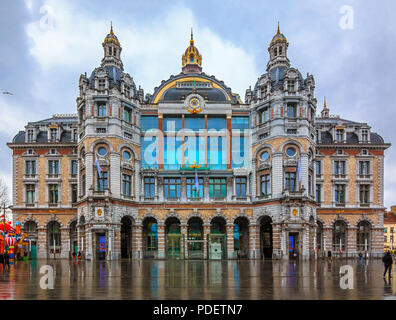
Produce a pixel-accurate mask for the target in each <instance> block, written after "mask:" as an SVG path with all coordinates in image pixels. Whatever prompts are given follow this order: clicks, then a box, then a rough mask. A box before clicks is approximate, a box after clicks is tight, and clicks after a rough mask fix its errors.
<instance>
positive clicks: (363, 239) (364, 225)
mask: <svg viewBox="0 0 396 320" xmlns="http://www.w3.org/2000/svg"><path fill="white" fill-rule="evenodd" d="M370 235H371V225H370V223H369V222H368V221H361V222H359V224H358V230H357V251H358V252H367V251H370V249H371V247H370Z"/></svg>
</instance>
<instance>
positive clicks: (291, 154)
mask: <svg viewBox="0 0 396 320" xmlns="http://www.w3.org/2000/svg"><path fill="white" fill-rule="evenodd" d="M286 154H287V155H288V156H289V157H293V156H294V155H295V154H296V149H294V148H292V147H290V148H287V149H286Z"/></svg>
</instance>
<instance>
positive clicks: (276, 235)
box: [259, 224, 282, 257]
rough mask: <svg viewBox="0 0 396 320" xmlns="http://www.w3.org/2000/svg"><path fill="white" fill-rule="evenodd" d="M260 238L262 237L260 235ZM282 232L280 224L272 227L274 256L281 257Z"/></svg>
mask: <svg viewBox="0 0 396 320" xmlns="http://www.w3.org/2000/svg"><path fill="white" fill-rule="evenodd" d="M259 236H260V235H259ZM281 245H282V244H281V230H280V226H279V225H278V224H273V225H272V256H276V257H280V256H281Z"/></svg>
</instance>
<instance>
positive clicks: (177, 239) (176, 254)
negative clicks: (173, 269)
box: [165, 217, 183, 259]
mask: <svg viewBox="0 0 396 320" xmlns="http://www.w3.org/2000/svg"><path fill="white" fill-rule="evenodd" d="M165 236H166V257H167V258H168V259H180V258H181V257H182V255H183V245H182V235H181V232H180V220H179V219H178V218H176V217H169V218H168V219H166V221H165Z"/></svg>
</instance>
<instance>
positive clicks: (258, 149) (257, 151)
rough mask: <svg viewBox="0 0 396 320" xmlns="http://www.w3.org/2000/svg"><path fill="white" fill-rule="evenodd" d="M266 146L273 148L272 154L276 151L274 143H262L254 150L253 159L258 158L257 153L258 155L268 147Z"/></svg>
mask: <svg viewBox="0 0 396 320" xmlns="http://www.w3.org/2000/svg"><path fill="white" fill-rule="evenodd" d="M266 148H268V149H270V150H271V154H274V152H276V151H275V149H274V146H272V145H270V144H263V145H261V146H260V147H258V148H257V149H256V151H254V155H253V159H256V158H257V155H258V154H259V153H260V152H262V151H263V150H264V149H266Z"/></svg>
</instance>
